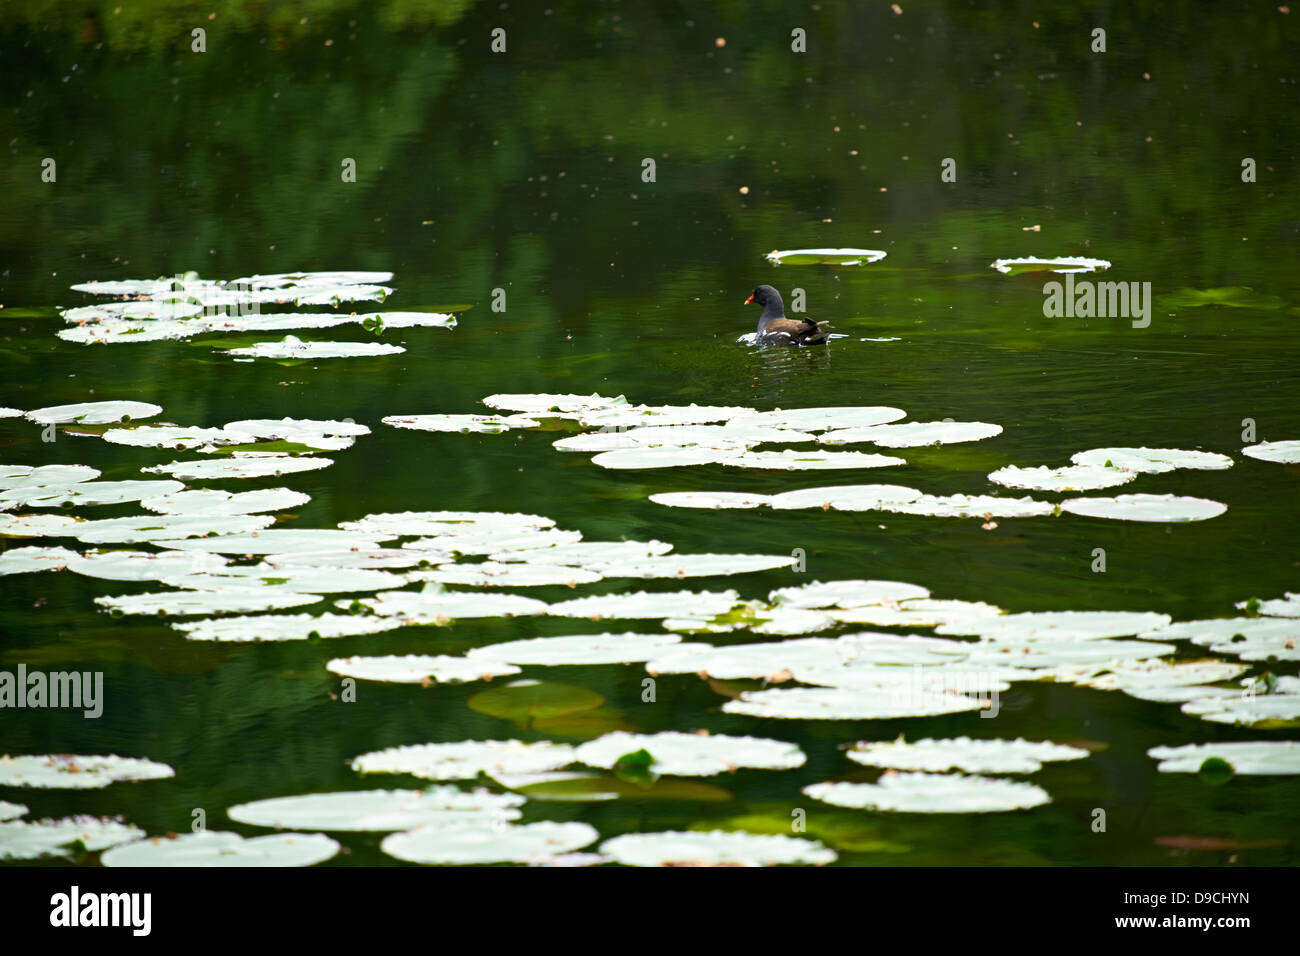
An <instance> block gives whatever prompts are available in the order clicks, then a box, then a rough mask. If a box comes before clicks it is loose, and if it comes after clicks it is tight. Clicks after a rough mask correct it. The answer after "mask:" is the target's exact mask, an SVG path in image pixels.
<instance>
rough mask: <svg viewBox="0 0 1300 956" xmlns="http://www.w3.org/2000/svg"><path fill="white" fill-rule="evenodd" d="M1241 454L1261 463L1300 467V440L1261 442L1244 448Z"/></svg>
mask: <svg viewBox="0 0 1300 956" xmlns="http://www.w3.org/2000/svg"><path fill="white" fill-rule="evenodd" d="M1241 453H1242V454H1243V455H1246V456H1247V457H1249V458H1258V459H1259V460H1260V461H1275V462H1278V463H1279V464H1283V465H1300V440H1292V441H1265V442H1260V443H1259V444H1258V445H1249V446H1247V447H1246V448H1243V449H1242V450H1241Z"/></svg>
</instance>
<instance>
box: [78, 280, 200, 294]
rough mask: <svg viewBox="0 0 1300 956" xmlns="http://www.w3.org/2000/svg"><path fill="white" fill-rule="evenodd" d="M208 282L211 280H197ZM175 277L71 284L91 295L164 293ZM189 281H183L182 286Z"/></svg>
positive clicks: (170, 286) (168, 290)
mask: <svg viewBox="0 0 1300 956" xmlns="http://www.w3.org/2000/svg"><path fill="white" fill-rule="evenodd" d="M197 281H198V282H202V283H207V282H210V281H211V280H202V279H200V280H197ZM174 282H175V280H174V279H173V278H163V279H105V280H104V281H103V282H101V281H99V280H98V279H92V280H91V281H89V282H78V283H77V284H76V285H74V286H69V287H68V288H70V289H72V290H73V291H74V292H89V293H90V294H91V295H145V296H151V295H162V294H164V293H167V292H170V291H171V290H172V288H173V286H174ZM188 284H189V283H182V288H183V287H184V286H185V285H188Z"/></svg>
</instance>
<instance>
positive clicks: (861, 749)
mask: <svg viewBox="0 0 1300 956" xmlns="http://www.w3.org/2000/svg"><path fill="white" fill-rule="evenodd" d="M845 756H847V757H848V758H849V759H850V760H852V761H853V762H854V763H860V764H863V765H864V766H867V767H883V768H885V769H888V770H912V771H918V770H919V771H926V772H939V773H941V772H943V771H946V770H963V771H965V772H967V773H1036V772H1038V771H1039V770H1041V769H1042V768H1043V763H1044V762H1045V761H1053V760H1082V759H1083V758H1084V757H1087V756H1088V751H1086V750H1082V749H1080V748H1078V747H1068V746H1066V745H1065V744H1054V743H1052V742H1050V741H1029V740H1024V739H1022V738H1017V739H1015V740H1001V739H998V738H992V739H988V740H972V739H971V738H970V737H956V738H953V739H950V740H933V739H929V738H927V739H925V740H914V741H912V742H910V743H908V742H906V741H904V740H903V739H902V738H901V737H900V738H899V739H898V740H893V741H875V742H865V741H864V742H861V743H858V744H855V745H854V746H853V748H852V749H850V750H848V751H846V752H845Z"/></svg>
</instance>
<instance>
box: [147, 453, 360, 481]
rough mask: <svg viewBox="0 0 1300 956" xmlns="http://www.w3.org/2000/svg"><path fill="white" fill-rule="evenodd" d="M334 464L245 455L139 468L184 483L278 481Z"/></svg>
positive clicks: (312, 460) (304, 459)
mask: <svg viewBox="0 0 1300 956" xmlns="http://www.w3.org/2000/svg"><path fill="white" fill-rule="evenodd" d="M332 464H334V459H332V458H290V457H289V456H288V455H247V456H237V457H232V458H220V459H216V460H214V461H203V460H197V461H173V462H171V463H169V464H166V465H155V466H154V467H152V468H141V469H140V470H141V471H145V472H151V473H153V474H156V475H171V476H172V477H173V478H181V479H184V480H186V481H201V480H204V479H216V478H270V477H275V478H278V477H280V476H281V475H290V474H293V473H294V472H299V471H315V470H316V469H318V468H328V467H329V466H330V465H332Z"/></svg>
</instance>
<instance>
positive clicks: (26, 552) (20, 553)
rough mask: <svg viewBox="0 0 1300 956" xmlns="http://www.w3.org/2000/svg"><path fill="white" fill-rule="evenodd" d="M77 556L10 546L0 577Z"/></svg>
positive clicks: (54, 567) (53, 567) (54, 566)
mask: <svg viewBox="0 0 1300 956" xmlns="http://www.w3.org/2000/svg"><path fill="white" fill-rule="evenodd" d="M78 557H80V555H78V554H77V552H76V551H69V550H67V549H66V548H38V547H31V548H10V549H9V550H8V551H4V552H0V577H3V576H5V575H6V574H25V573H27V572H30V571H62V570H63V569H64V568H66V567H67V566H68V562H69V561H71V560H73V559H74V558H78ZM0 819H3V818H2V817H0Z"/></svg>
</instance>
